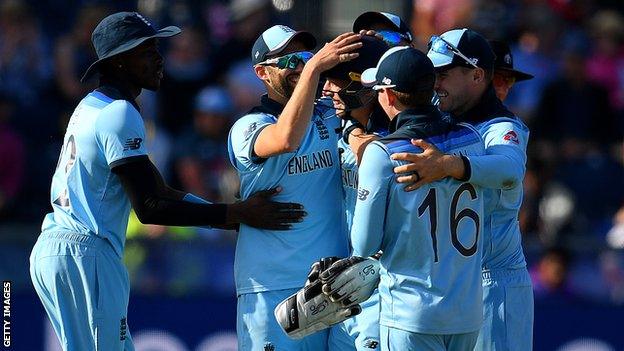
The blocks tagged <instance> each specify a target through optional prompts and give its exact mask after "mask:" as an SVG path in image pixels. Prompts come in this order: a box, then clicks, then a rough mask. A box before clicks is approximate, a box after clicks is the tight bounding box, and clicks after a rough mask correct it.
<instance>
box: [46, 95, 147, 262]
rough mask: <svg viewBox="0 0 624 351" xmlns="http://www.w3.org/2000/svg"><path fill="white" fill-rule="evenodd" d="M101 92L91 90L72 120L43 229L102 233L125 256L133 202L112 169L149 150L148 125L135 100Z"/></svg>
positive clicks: (66, 133)
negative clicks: (131, 203)
mask: <svg viewBox="0 0 624 351" xmlns="http://www.w3.org/2000/svg"><path fill="white" fill-rule="evenodd" d="M102 91H107V92H109V93H107V95H105V94H103V93H102V92H100V91H98V90H96V91H93V92H91V93H90V94H89V95H87V96H86V97H85V98H84V99H82V101H81V102H80V103H79V104H78V106H77V107H76V109H75V110H74V113H73V114H72V116H71V118H70V120H69V124H68V126H67V131H66V132H65V137H64V140H63V148H62V150H61V155H60V156H59V161H58V164H57V167H56V171H55V172H54V176H53V178H52V187H51V191H50V196H51V197H50V201H51V203H52V208H53V212H51V213H48V214H47V215H46V216H45V218H44V220H43V224H42V231H44V232H46V231H72V232H77V233H82V234H86V235H95V236H99V237H102V238H104V239H106V240H108V241H109V242H110V243H111V245H112V246H113V248H114V249H115V251H116V253H117V254H118V255H119V256H121V255H122V252H123V248H124V243H125V237H126V227H127V224H128V215H129V213H130V201H129V199H128V197H127V195H126V193H125V191H124V189H123V187H122V185H121V182H120V180H119V177H117V176H116V175H115V174H113V173H112V172H111V168H113V167H114V166H116V165H119V164H122V163H124V162H128V161H129V160H131V159H132V158H133V157H139V156H144V155H146V154H147V151H146V150H145V143H144V140H145V126H144V124H143V119H142V118H141V115H140V114H139V111H138V110H137V107H135V105H134V104H133V103H131V102H129V101H127V100H123V99H122V97H121V94H120V93H119V92H118V91H116V90H114V89H108V90H102ZM110 96H115V97H116V98H117V99H114V98H112V97H110Z"/></svg>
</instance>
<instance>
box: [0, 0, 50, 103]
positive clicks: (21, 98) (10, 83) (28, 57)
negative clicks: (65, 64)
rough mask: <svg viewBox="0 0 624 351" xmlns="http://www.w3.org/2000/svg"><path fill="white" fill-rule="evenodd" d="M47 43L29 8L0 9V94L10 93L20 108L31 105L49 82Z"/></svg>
mask: <svg viewBox="0 0 624 351" xmlns="http://www.w3.org/2000/svg"><path fill="white" fill-rule="evenodd" d="M49 57H50V53H49V48H48V43H47V41H46V38H45V37H44V35H43V33H42V32H41V31H40V29H39V27H38V25H37V19H36V18H34V17H33V15H32V14H31V12H30V8H29V7H28V5H27V4H26V3H25V2H24V1H22V0H5V1H3V2H2V4H1V5H0V90H2V91H4V92H12V93H13V94H15V97H16V98H17V102H18V104H19V107H23V106H28V105H30V104H33V103H34V101H37V99H38V98H39V97H40V94H41V93H42V90H43V89H45V88H47V84H48V83H49V81H50V79H51V78H52V73H53V72H52V64H51V62H50V60H49V59H48V58H49Z"/></svg>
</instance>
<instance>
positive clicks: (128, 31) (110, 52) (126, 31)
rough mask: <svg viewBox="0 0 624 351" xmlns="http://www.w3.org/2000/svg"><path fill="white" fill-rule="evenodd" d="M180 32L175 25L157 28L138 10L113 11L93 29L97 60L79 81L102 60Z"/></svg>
mask: <svg viewBox="0 0 624 351" xmlns="http://www.w3.org/2000/svg"><path fill="white" fill-rule="evenodd" d="M180 32H181V30H180V28H178V27H176V26H169V27H165V28H162V29H158V30H157V29H156V28H154V26H152V24H151V23H150V22H149V21H148V20H147V19H146V18H145V17H143V16H142V15H140V14H139V13H138V12H117V13H114V14H112V15H110V16H108V17H106V18H104V19H103V20H102V21H101V22H100V23H99V24H98V25H97V27H95V29H94V30H93V34H92V35H91V42H92V43H93V47H95V52H96V53H97V56H98V60H97V61H95V62H94V63H93V64H91V66H89V68H88V69H87V71H86V72H85V73H84V75H83V76H82V78H81V79H80V81H81V82H84V81H85V80H87V79H88V78H89V77H90V76H91V75H92V74H93V73H95V71H96V70H97V68H98V66H99V64H100V63H101V62H102V61H103V60H106V59H108V58H110V57H112V56H115V55H118V54H121V53H122V52H126V51H129V50H131V49H134V48H135V47H137V46H139V45H140V44H141V43H143V42H145V41H146V40H148V39H152V38H165V37H171V36H174V35H176V34H179V33H180Z"/></svg>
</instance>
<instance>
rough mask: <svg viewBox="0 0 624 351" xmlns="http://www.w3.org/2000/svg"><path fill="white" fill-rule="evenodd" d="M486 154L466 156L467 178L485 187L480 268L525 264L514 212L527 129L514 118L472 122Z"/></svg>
mask: <svg viewBox="0 0 624 351" xmlns="http://www.w3.org/2000/svg"><path fill="white" fill-rule="evenodd" d="M475 128H477V129H478V130H479V133H480V134H481V135H482V137H483V140H484V142H485V153H486V156H484V157H478V156H469V157H468V158H469V160H470V166H471V170H472V174H471V177H470V182H473V183H475V184H478V185H480V186H482V187H484V188H486V189H485V205H486V209H485V213H486V214H487V216H486V221H485V222H484V241H483V242H484V251H483V268H484V269H499V268H505V269H516V268H522V267H525V266H526V261H525V258H524V253H523V251H522V235H521V233H520V224H519V222H518V212H519V211H520V206H521V205H522V197H523V189H522V181H523V179H524V173H525V170H526V166H525V165H526V160H527V156H526V148H527V143H528V140H529V129H528V128H527V126H526V125H524V123H522V121H520V120H519V119H517V118H509V117H500V118H494V119H491V120H488V121H486V122H482V123H479V124H476V125H475Z"/></svg>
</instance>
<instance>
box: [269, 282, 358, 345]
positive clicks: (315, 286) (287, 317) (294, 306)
mask: <svg viewBox="0 0 624 351" xmlns="http://www.w3.org/2000/svg"><path fill="white" fill-rule="evenodd" d="M321 286H322V283H321V281H320V280H318V279H317V280H315V281H314V282H312V283H311V284H309V285H307V286H305V287H303V288H301V289H300V290H299V291H297V292H296V293H295V294H293V295H291V296H289V297H288V298H286V299H285V300H284V301H282V302H280V303H279V304H278V305H277V306H276V307H275V310H274V312H273V313H274V315H275V319H277V322H278V324H279V325H280V326H281V327H282V329H283V330H284V331H285V332H286V334H288V336H289V337H291V338H293V339H301V338H303V337H305V336H308V335H310V334H313V333H316V332H317V331H319V330H323V329H325V328H328V327H330V326H332V325H334V324H336V323H340V322H342V321H344V320H345V319H347V318H350V317H352V316H355V315H357V314H359V313H360V312H362V308H361V307H360V306H359V305H351V306H346V307H343V306H342V305H341V304H340V303H336V302H332V301H331V300H330V299H329V297H328V296H326V295H325V294H323V292H322V291H321Z"/></svg>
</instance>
